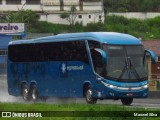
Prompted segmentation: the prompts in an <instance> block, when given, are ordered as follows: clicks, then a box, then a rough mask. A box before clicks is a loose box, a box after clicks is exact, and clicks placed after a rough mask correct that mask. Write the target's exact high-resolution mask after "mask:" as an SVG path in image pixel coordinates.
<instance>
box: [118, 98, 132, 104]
mask: <svg viewBox="0 0 160 120" xmlns="http://www.w3.org/2000/svg"><path fill="white" fill-rule="evenodd" d="M121 102H122V104H123V105H131V104H132V102H133V98H121Z"/></svg>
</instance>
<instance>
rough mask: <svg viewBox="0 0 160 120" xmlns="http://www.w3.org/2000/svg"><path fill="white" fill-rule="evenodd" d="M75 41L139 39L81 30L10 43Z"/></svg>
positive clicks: (120, 42) (130, 41) (136, 42)
mask: <svg viewBox="0 0 160 120" xmlns="http://www.w3.org/2000/svg"><path fill="white" fill-rule="evenodd" d="M72 40H74V41H76V40H95V41H98V42H101V43H106V44H117V45H139V44H141V41H140V40H139V39H138V38H136V37H133V36H131V35H128V34H123V33H116V32H81V33H66V34H58V35H54V36H48V37H41V38H36V39H31V40H17V41H12V42H10V43H9V45H10V44H29V43H43V42H58V41H72Z"/></svg>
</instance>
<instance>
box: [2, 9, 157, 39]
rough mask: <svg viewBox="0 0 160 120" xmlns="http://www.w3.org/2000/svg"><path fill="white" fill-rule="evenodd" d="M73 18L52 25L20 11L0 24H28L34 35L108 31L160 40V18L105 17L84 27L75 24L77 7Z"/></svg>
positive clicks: (11, 13) (6, 17)
mask: <svg viewBox="0 0 160 120" xmlns="http://www.w3.org/2000/svg"><path fill="white" fill-rule="evenodd" d="M71 11H72V13H71V17H70V18H67V17H66V16H68V14H70V13H67V14H66V15H64V16H63V15H62V17H63V18H64V19H68V20H69V21H70V24H69V25H62V24H52V23H48V22H45V21H38V17H37V15H36V13H35V12H33V11H31V10H19V11H18V12H9V13H8V15H6V16H2V17H1V19H0V22H20V23H21V22H22V23H26V26H27V32H32V33H35V32H36V33H54V34H58V33H69V32H94V31H108V32H121V33H127V34H131V35H133V36H135V37H140V38H142V39H143V40H149V39H160V34H159V31H160V17H156V18H152V19H147V20H139V19H127V18H125V17H122V16H105V21H104V23H101V22H99V23H89V24H87V25H86V26H83V23H77V22H76V23H75V17H76V16H75V13H74V12H75V11H76V9H75V7H73V10H71ZM71 11H70V12H71Z"/></svg>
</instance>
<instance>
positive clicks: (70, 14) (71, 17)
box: [60, 5, 77, 25]
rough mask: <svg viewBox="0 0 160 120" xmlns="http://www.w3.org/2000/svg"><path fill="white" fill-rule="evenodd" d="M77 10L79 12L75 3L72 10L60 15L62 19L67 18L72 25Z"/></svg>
mask: <svg viewBox="0 0 160 120" xmlns="http://www.w3.org/2000/svg"><path fill="white" fill-rule="evenodd" d="M76 12H77V9H76V7H75V6H74V5H73V6H71V8H70V11H68V12H64V13H62V14H60V17H61V18H62V19H66V20H67V21H68V22H69V24H70V25H74V24H75V20H76V18H77V13H76Z"/></svg>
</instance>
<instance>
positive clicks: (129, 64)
mask: <svg viewBox="0 0 160 120" xmlns="http://www.w3.org/2000/svg"><path fill="white" fill-rule="evenodd" d="M132 68H133V71H134V75H135V77H136V78H137V79H138V80H139V81H140V76H139V74H138V73H137V71H136V69H135V67H134V66H133V64H132V61H131V59H130V57H128V58H126V59H125V66H124V68H123V70H122V73H121V75H120V77H119V78H118V81H120V80H121V79H122V77H123V75H124V73H125V71H126V70H127V73H128V76H129V79H130V78H131V77H130V73H131V72H132Z"/></svg>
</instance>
